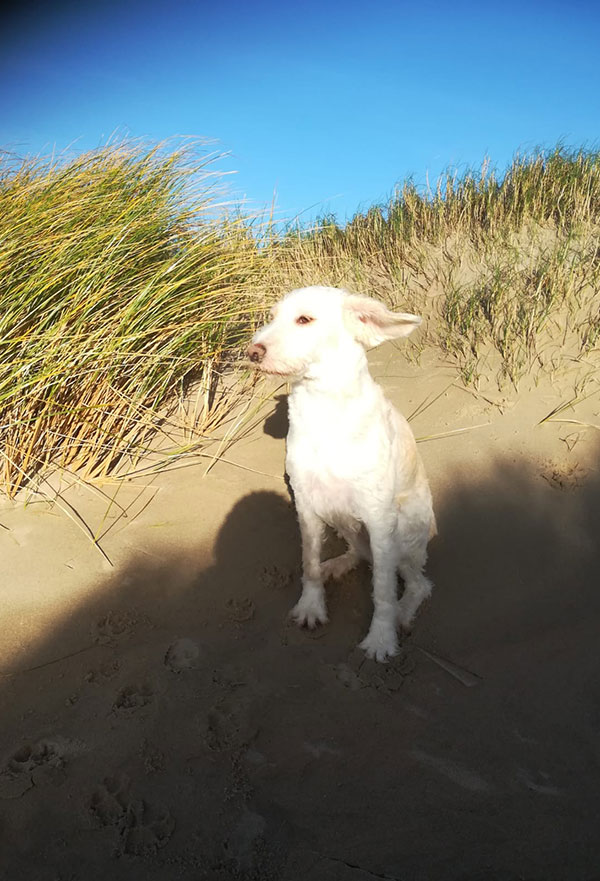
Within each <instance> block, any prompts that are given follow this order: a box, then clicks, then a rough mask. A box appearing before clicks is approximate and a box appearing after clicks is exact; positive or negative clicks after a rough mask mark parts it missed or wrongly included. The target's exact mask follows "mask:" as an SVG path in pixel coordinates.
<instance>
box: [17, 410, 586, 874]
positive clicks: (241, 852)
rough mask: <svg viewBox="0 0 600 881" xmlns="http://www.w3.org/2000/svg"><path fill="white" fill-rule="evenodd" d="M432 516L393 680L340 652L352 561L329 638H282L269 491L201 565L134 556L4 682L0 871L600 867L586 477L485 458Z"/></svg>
mask: <svg viewBox="0 0 600 881" xmlns="http://www.w3.org/2000/svg"><path fill="white" fill-rule="evenodd" d="M271 430H275V428H274V427H273V426H271ZM437 513H438V523H439V533H440V534H439V536H438V538H437V539H436V540H435V541H434V542H433V543H432V545H431V554H430V563H429V567H428V571H429V574H430V575H431V577H432V579H433V580H434V583H435V585H436V588H435V591H434V595H433V599H432V601H431V602H430V604H429V606H428V607H427V608H426V609H424V610H423V612H422V614H421V616H420V618H419V621H418V622H417V625H416V629H415V632H414V634H413V635H412V636H411V637H409V638H407V639H406V640H405V642H404V644H403V651H402V653H401V655H400V656H399V657H398V658H396V659H394V661H393V662H392V663H391V664H390V665H388V666H381V665H377V664H374V663H373V662H368V661H364V659H363V657H362V655H361V653H360V652H359V651H357V650H355V649H354V646H355V645H356V643H357V642H358V641H359V640H360V638H361V637H362V635H364V632H365V630H366V628H367V625H368V620H369V616H370V600H369V587H368V581H369V573H368V570H367V569H366V568H361V569H359V570H357V571H356V572H355V573H352V574H351V575H350V576H348V578H347V579H345V580H344V581H343V582H342V583H340V584H336V585H329V586H328V596H329V608H330V613H331V624H330V625H328V627H327V628H325V629H322V630H320V631H316V632H315V633H313V634H308V633H305V632H301V631H298V630H297V629H296V628H294V627H291V626H289V625H288V624H287V622H286V614H287V611H288V610H289V608H290V607H291V606H292V605H293V603H294V602H295V600H296V598H297V593H298V575H299V546H298V535H297V530H296V524H295V517H294V512H293V509H292V506H291V504H290V503H289V502H288V501H287V500H286V499H284V498H282V497H281V496H278V495H276V494H274V493H270V492H260V493H253V494H251V495H249V496H247V497H246V498H244V499H243V500H242V501H241V502H240V503H239V504H238V505H237V506H236V507H235V508H234V509H233V510H232V511H231V513H230V515H229V517H228V518H227V520H226V522H225V523H224V524H223V526H222V528H221V531H220V534H219V537H218V541H217V546H216V548H215V563H214V565H213V566H212V567H210V568H209V569H205V570H204V571H198V569H197V567H196V565H195V563H194V561H193V560H190V559H186V560H182V559H175V558H174V559H169V560H167V561H164V562H163V563H162V564H160V565H153V564H149V563H148V560H147V559H144V560H132V561H131V562H130V564H129V566H128V567H127V569H126V570H125V571H122V572H120V573H118V575H116V576H115V577H114V578H113V579H112V580H111V581H110V582H108V583H107V584H106V585H105V586H104V587H103V588H102V589H101V590H99V591H98V592H97V594H96V596H95V598H94V601H93V602H90V603H89V604H87V605H86V606H84V607H81V608H79V609H78V610H77V611H76V612H75V613H74V614H72V615H71V616H70V617H68V618H67V619H65V620H64V621H63V622H62V623H61V624H60V625H59V626H57V627H56V629H55V630H54V631H53V632H52V633H49V634H48V635H47V638H46V639H45V641H44V642H43V643H41V644H38V645H36V646H35V647H32V650H31V653H30V657H29V658H28V661H27V663H26V664H24V665H23V666H22V668H21V669H20V670H18V671H17V670H13V671H4V675H3V676H2V678H1V680H0V686H1V691H2V735H1V737H2V740H1V746H2V751H1V755H0V761H1V773H0V836H1V844H0V851H1V853H2V857H1V867H0V876H1V877H2V878H5V879H11V881H12V879H35V881H100V879H102V881H106V879H108V878H110V879H111V881H121V879H123V881H124V879H127V881H138V879H139V881H142V879H144V881H158V879H160V881H163V879H164V881H173V879H180V878H181V879H190V881H191V879H193V881H200V879H210V881H212V879H215V881H221V879H222V881H228V879H234V878H235V879H240V878H241V879H261V881H269V879H283V881H296V879H311V881H321V879H322V881H368V879H373V878H374V877H377V878H386V879H410V881H421V879H422V881H458V879H470V881H474V879H478V881H484V879H486V881H492V879H493V881H509V879H510V881H516V879H529V881H534V879H535V881H538V879H539V881H553V879H556V881H558V879H560V881H565V879H578V881H583V879H590V881H591V879H594V878H598V877H599V869H598V866H599V865H600V839H599V836H598V830H597V816H598V808H599V796H598V792H599V791H600V766H599V758H600V755H599V753H600V740H599V738H598V729H599V725H600V686H599V684H598V683H599V682H600V675H599V674H600V661H599V660H598V631H599V626H600V592H599V591H598V584H599V576H600V552H599V550H598V546H597V542H596V534H597V524H598V522H599V519H600V487H599V485H598V481H597V480H595V481H590V480H589V479H588V481H587V482H586V483H585V484H584V485H582V486H578V487H572V488H569V487H565V486H564V485H563V487H562V488H561V485H560V481H558V482H556V481H555V482H554V484H553V483H552V482H548V480H546V479H543V478H542V477H540V476H539V474H536V473H535V472H534V471H532V470H531V469H530V468H529V467H528V466H525V465H522V464H518V463H512V462H504V463H500V464H499V465H498V467H497V469H496V471H495V472H494V473H493V474H491V475H489V476H488V478H487V480H486V481H485V482H479V483H472V482H470V481H469V480H468V479H465V480H462V481H457V482H456V483H455V486H454V489H453V491H452V492H450V493H448V494H447V496H446V497H445V498H443V499H439V500H438V504H437ZM422 649H424V650H426V652H427V653H428V654H425V653H424V652H423V651H422ZM446 661H451V662H452V665H454V666H452V665H449V664H446ZM453 670H454V672H453ZM457 670H458V671H460V670H462V671H468V672H469V673H470V674H473V676H472V678H471V679H470V680H469V679H468V678H467V680H463V681H461V678H460V676H457V675H455V672H456V671H457ZM465 681H466V682H468V683H470V684H469V685H466V684H465ZM473 682H476V683H477V684H475V685H473V684H471V683H473Z"/></svg>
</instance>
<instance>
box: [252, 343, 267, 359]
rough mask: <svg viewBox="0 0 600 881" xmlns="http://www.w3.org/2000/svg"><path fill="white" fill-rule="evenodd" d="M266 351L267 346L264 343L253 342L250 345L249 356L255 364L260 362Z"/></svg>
mask: <svg viewBox="0 0 600 881" xmlns="http://www.w3.org/2000/svg"><path fill="white" fill-rule="evenodd" d="M266 352H267V349H266V346H263V344H262V343H253V344H252V345H251V346H248V357H249V358H250V360H251V361H252V362H253V363H254V364H260V362H261V361H262V359H263V358H264V357H265V354H266Z"/></svg>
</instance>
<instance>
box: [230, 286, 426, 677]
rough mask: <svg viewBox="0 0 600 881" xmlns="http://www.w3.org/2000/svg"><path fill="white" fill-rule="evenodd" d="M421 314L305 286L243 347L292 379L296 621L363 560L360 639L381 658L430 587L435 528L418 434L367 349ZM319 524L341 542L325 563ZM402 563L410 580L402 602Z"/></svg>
mask: <svg viewBox="0 0 600 881" xmlns="http://www.w3.org/2000/svg"><path fill="white" fill-rule="evenodd" d="M420 323H421V319H420V318H419V317H417V316H416V315H409V314H405V313H393V312H390V311H389V310H388V309H387V308H386V307H385V306H384V305H383V304H382V303H379V302H378V301H376V300H373V299H371V298H370V297H357V296H353V295H350V294H348V293H347V292H346V291H342V290H338V289H336V288H326V287H309V288H301V289H299V290H295V291H292V292H291V293H290V294H288V295H287V296H286V297H284V299H283V300H282V301H281V302H280V303H279V304H278V305H277V306H276V307H275V308H274V309H273V312H272V321H271V323H270V324H268V325H266V326H265V327H263V328H262V329H261V330H259V331H258V332H257V333H256V334H255V336H254V339H253V343H252V345H251V346H250V347H249V349H248V354H249V357H250V359H251V360H252V361H254V362H256V363H257V366H259V368H260V369H261V370H262V371H263V372H264V373H267V374H274V375H277V376H284V377H286V378H288V379H289V381H290V383H291V392H290V395H289V433H288V436H287V456H286V467H287V472H288V475H289V478H290V481H291V484H292V488H293V491H294V498H295V503H296V509H297V512H298V519H299V522H300V529H301V533H302V563H303V577H302V595H301V597H300V599H299V601H298V603H297V604H296V606H295V607H294V608H293V609H292V612H291V614H292V616H293V618H294V619H295V620H296V621H297V623H298V624H299V625H305V626H308V627H314V626H315V625H316V624H319V623H325V622H326V621H327V610H326V606H325V591H324V588H323V583H324V582H325V581H326V580H327V579H328V578H340V577H341V576H342V575H344V574H345V573H346V572H348V571H349V570H350V569H352V568H353V567H355V566H356V565H357V564H358V562H359V560H360V559H367V560H368V561H369V562H370V563H371V564H372V568H373V603H374V614H373V619H372V621H371V626H370V629H369V632H368V634H367V636H366V637H365V639H364V640H363V641H362V642H361V643H360V646H361V648H363V649H364V650H365V651H366V653H367V655H368V656H369V657H371V658H376V659H377V660H378V661H385V660H386V659H387V658H388V657H389V656H392V655H395V654H396V653H397V651H398V636H397V628H398V625H400V626H402V627H404V628H409V627H410V626H411V624H412V621H413V619H414V616H415V614H416V612H417V609H418V608H419V606H420V605H421V603H422V602H423V600H424V599H425V598H426V597H428V596H429V594H430V593H431V589H432V586H431V583H430V582H429V581H428V579H427V578H426V577H425V576H424V575H423V567H424V565H425V560H426V556H427V542H428V540H429V538H430V537H431V535H433V534H435V531H436V527H435V518H434V514H433V509H432V504H431V493H430V490H429V486H428V483H427V478H426V476H425V470H424V468H423V464H422V462H421V458H420V456H419V454H418V452H417V448H416V443H415V439H414V436H413V433H412V431H411V429H410V427H409V425H408V423H407V421H406V419H404V417H403V416H402V415H401V414H400V413H399V412H398V411H397V410H396V409H395V408H394V407H393V406H392V404H391V403H390V402H389V401H388V400H387V399H386V398H385V396H384V394H383V391H382V390H381V388H380V387H379V386H378V385H377V384H376V383H375V382H374V380H373V379H372V377H371V375H370V373H369V369H368V366H367V358H366V355H365V350H364V348H363V347H367V348H369V347H372V346H375V345H378V344H379V343H381V342H383V341H384V340H387V339H393V338H396V337H402V336H407V335H408V334H409V333H410V332H411V331H412V330H413V329H414V328H415V327H417V326H418V325H419V324H420ZM326 524H328V525H330V526H332V527H333V528H334V529H335V530H336V531H337V532H338V534H339V535H341V536H342V537H343V538H345V539H346V541H347V543H348V550H347V551H346V552H345V553H344V554H342V555H341V556H339V557H335V558H333V559H331V560H327V561H326V562H324V563H321V544H322V538H323V533H324V527H325V525H326ZM397 572H399V573H400V575H401V576H402V578H403V579H404V584H405V589H404V594H403V596H402V599H401V600H400V601H398V597H397Z"/></svg>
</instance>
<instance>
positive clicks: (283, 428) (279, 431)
mask: <svg viewBox="0 0 600 881" xmlns="http://www.w3.org/2000/svg"><path fill="white" fill-rule="evenodd" d="M287 399H288V396H287V395H277V396H276V397H275V400H276V402H277V403H276V404H275V409H274V410H273V412H272V413H271V414H270V416H267V418H266V419H265V423H264V428H263V430H264V433H265V434H268V435H269V437H274V438H276V440H281V439H282V438H284V437H287V433H288V428H289V420H288V404H287Z"/></svg>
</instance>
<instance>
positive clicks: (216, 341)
mask: <svg viewBox="0 0 600 881" xmlns="http://www.w3.org/2000/svg"><path fill="white" fill-rule="evenodd" d="M219 181H220V178H219V175H218V174H217V173H216V172H215V171H214V169H213V161H212V160H211V158H210V157H209V158H207V157H206V156H205V155H203V154H202V152H199V151H198V145H196V144H187V145H186V144H184V145H182V146H179V147H177V148H175V149H165V148H161V147H153V148H148V147H147V146H144V145H140V144H133V143H131V142H129V143H123V144H119V145H113V146H110V147H106V148H103V149H100V150H97V151H93V152H91V153H86V154H84V155H82V156H79V157H77V158H76V159H74V160H72V161H70V162H66V163H65V162H54V163H53V162H46V161H43V160H28V161H25V162H21V163H16V164H15V163H14V162H11V161H10V157H6V159H5V161H4V163H3V165H2V167H1V168H0V341H1V342H0V346H1V357H0V452H1V455H2V462H1V463H0V467H1V469H2V472H1V474H2V477H1V482H2V484H3V486H4V488H5V490H6V491H7V492H8V494H9V495H14V494H15V492H16V491H17V490H18V489H19V487H20V486H21V485H22V484H23V483H24V482H25V481H28V480H30V479H31V477H32V475H34V474H36V473H37V472H38V471H39V470H40V469H43V468H44V467H45V466H48V465H50V464H52V465H54V466H58V467H69V468H71V469H74V470H75V469H81V468H83V469H84V474H85V475H87V476H98V475H102V474H106V473H107V472H109V471H110V470H111V469H113V468H114V467H115V466H116V465H117V464H118V463H122V462H123V460H124V459H128V460H130V459H135V458H136V457H137V456H138V455H139V454H140V453H141V452H143V451H144V450H145V449H146V447H147V445H148V444H149V443H150V442H151V440H152V438H153V436H154V435H155V433H156V431H157V429H158V428H159V427H160V426H161V424H162V423H163V421H164V419H165V408H167V409H168V407H169V405H171V404H172V403H173V401H174V399H175V398H177V396H181V395H182V394H184V393H185V390H186V387H187V385H188V384H189V383H190V382H192V381H196V382H200V383H201V385H202V390H203V394H202V401H201V406H200V408H199V412H198V413H197V414H196V420H195V421H196V425H197V427H198V429H199V430H201V429H202V428H203V427H205V426H206V424H207V423H209V422H210V418H211V413H212V408H213V391H214V382H215V371H217V370H218V367H219V364H220V363H221V362H222V361H223V359H224V358H225V357H226V355H227V353H228V352H230V351H231V350H232V349H234V348H235V347H237V346H239V344H240V340H241V338H242V336H243V335H245V334H246V333H247V328H248V322H249V314H250V313H251V310H252V309H253V304H252V302H251V299H250V296H249V290H250V287H249V285H248V280H249V278H250V276H251V275H252V273H253V271H254V267H255V264H256V262H257V251H256V245H255V241H254V239H253V237H252V234H251V229H250V227H249V225H248V224H247V223H243V222H242V221H241V220H240V219H239V218H238V219H236V218H235V217H233V218H232V217H231V216H230V215H228V214H226V213H223V212H221V213H218V212H217V211H216V202H217V200H218V197H219V192H218V184H219Z"/></svg>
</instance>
